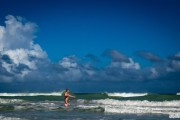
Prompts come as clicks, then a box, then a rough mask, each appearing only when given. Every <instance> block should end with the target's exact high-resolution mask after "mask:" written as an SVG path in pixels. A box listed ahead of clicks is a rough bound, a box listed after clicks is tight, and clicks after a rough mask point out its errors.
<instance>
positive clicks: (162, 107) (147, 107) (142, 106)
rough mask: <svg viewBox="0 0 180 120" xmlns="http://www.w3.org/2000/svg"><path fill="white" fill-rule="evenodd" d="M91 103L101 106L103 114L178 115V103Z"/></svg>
mask: <svg viewBox="0 0 180 120" xmlns="http://www.w3.org/2000/svg"><path fill="white" fill-rule="evenodd" d="M92 102H94V103H96V104H98V105H100V106H103V107H104V108H105V112H108V113H130V114H142V113H156V114H159V113H160V114H172V113H176V114H179V115H180V101H176V100H174V101H162V102H155V101H153V102H152V101H147V100H144V101H140V100H127V101H120V100H114V99H103V100H93V101H92Z"/></svg>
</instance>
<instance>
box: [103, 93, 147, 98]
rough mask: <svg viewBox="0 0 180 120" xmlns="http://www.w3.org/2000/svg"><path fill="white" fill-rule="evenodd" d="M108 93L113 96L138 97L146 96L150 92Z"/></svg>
mask: <svg viewBox="0 0 180 120" xmlns="http://www.w3.org/2000/svg"><path fill="white" fill-rule="evenodd" d="M107 95H108V96H111V97H138V96H146V95H148V93H107Z"/></svg>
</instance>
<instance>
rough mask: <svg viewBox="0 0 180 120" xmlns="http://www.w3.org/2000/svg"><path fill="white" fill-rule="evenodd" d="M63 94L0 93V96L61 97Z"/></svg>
mask: <svg viewBox="0 0 180 120" xmlns="http://www.w3.org/2000/svg"><path fill="white" fill-rule="evenodd" d="M62 93H63V92H51V93H0V96H13V97H14V96H40V95H41V96H62Z"/></svg>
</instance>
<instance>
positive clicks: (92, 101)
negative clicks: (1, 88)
mask: <svg viewBox="0 0 180 120" xmlns="http://www.w3.org/2000/svg"><path fill="white" fill-rule="evenodd" d="M62 94H63V92H53V93H0V120H59V119H62V120H84V119H85V120H98V119H99V120H110V119H113V120H146V119H148V120H154V119H159V120H169V119H173V120H176V119H180V95H179V93H178V94H149V93H76V94H74V95H75V96H76V99H73V98H72V99H71V98H70V106H69V107H68V108H66V107H64V101H63V100H64V97H63V95H62Z"/></svg>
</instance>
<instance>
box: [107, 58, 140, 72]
mask: <svg viewBox="0 0 180 120" xmlns="http://www.w3.org/2000/svg"><path fill="white" fill-rule="evenodd" d="M109 67H110V68H122V69H136V70H139V69H140V65H139V63H136V62H134V61H133V59H132V58H129V62H119V61H112V62H111V64H110V65H109Z"/></svg>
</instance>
